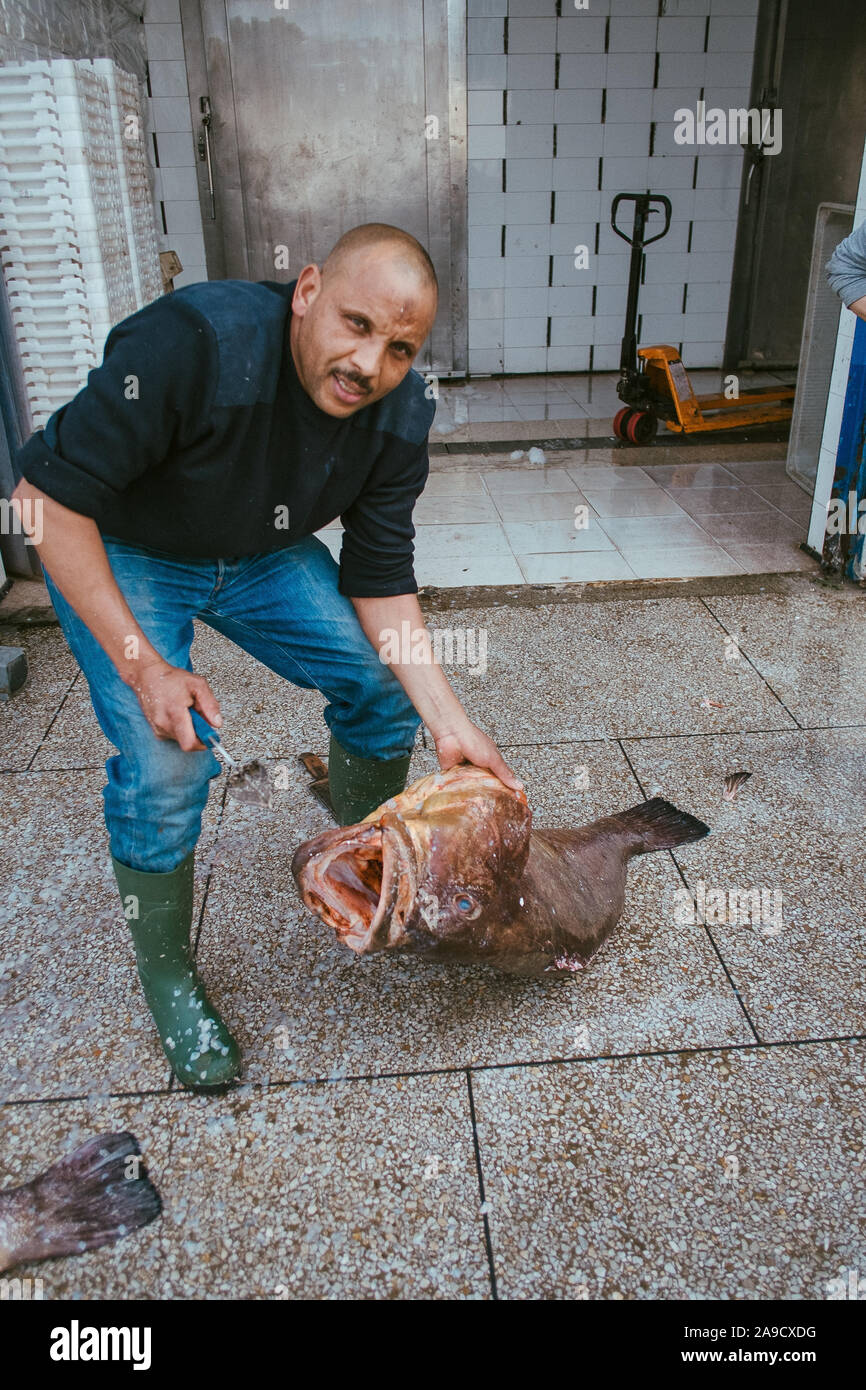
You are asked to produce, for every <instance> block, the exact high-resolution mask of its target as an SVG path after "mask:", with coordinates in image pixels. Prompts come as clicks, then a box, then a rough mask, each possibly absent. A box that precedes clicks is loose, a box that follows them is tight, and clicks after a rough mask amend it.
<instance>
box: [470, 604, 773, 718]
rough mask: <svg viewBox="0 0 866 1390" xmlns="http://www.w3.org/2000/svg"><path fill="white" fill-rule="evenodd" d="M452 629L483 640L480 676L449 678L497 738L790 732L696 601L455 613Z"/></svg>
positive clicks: (499, 608)
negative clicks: (708, 703)
mask: <svg viewBox="0 0 866 1390" xmlns="http://www.w3.org/2000/svg"><path fill="white" fill-rule="evenodd" d="M756 602H757V603H758V605H759V604H760V600H756ZM447 624H448V625H449V626H452V627H455V628H475V629H478V630H479V632H481V631H485V632H486V634H487V637H486V642H487V672H486V674H485V675H472V674H470V673H469V671H468V670H466V669H464V668H460V667H454V668H453V670H451V671H449V678H450V679H451V680H452V683H453V685H454V688H455V690H456V691H457V694H458V696H459V698H460V699H461V701H462V702H463V704H464V706H465V708H466V709H467V711H468V713H469V715H470V717H471V718H472V719H474V720H476V722H477V723H479V724H480V725H481V727H482V728H484V729H485V730H486V732H487V733H489V734H490V736H491V737H492V738H494V739H496V740H497V741H500V742H507V743H547V742H551V741H559V740H562V739H586V738H606V737H610V736H619V735H621V734H622V735H639V734H669V733H699V732H702V731H705V730H706V731H709V730H714V729H719V728H726V729H744V728H746V729H748V728H753V729H754V728H758V729H766V728H791V727H794V720H793V719H792V717H791V715H790V714H788V713H787V712H786V710H785V709H784V708H783V707H782V705H781V704H780V702H779V701H778V700H777V699H776V697H775V696H774V695H773V694H772V692H771V691H770V690H769V689H768V688H767V685H766V684H765V683H764V681H763V680H762V679H761V678H760V677H759V676H758V674H757V672H755V671H754V670H753V669H752V668H750V667H749V666H748V664H747V663H746V662H743V661H741V662H739V663H735V662H731V661H726V660H725V650H726V648H725V636H726V634H725V633H724V631H723V630H722V629H721V628H720V627H719V625H718V623H717V622H716V621H715V619H714V618H713V617H712V615H711V614H710V613H709V612H708V611H707V608H706V607H705V606H704V604H703V602H702V601H701V600H700V599H692V598H689V599H686V598H683V599H678V598H664V599H661V598H660V599H656V598H641V599H634V600H631V599H623V600H610V601H608V602H604V603H599V604H589V603H586V604H584V603H570V604H560V605H554V604H550V605H544V606H540V607H532V608H528V607H520V606H510V605H508V606H506V605H504V604H496V605H494V606H491V607H489V608H462V609H461V608H455V609H453V610H450V611H449V612H448V615H447ZM505 690H507V691H508V698H507V699H503V691H505ZM705 697H708V698H711V699H713V700H721V701H723V702H724V709H722V710H716V709H708V708H704V707H702V705H701V700H702V699H703V698H705Z"/></svg>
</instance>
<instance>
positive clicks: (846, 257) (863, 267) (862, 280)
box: [825, 222, 866, 319]
mask: <svg viewBox="0 0 866 1390" xmlns="http://www.w3.org/2000/svg"><path fill="white" fill-rule="evenodd" d="M825 270H826V273H827V281H828V283H829V285H830V288H831V289H832V290H835V292H836V294H838V296H839V298H840V299H841V300H842V302H843V304H846V305H847V307H848V308H849V309H850V310H851V312H852V314H856V315H857V317H858V318H860V319H866V222H861V223H860V226H859V227H855V229H854V231H853V232H852V233H851V235H850V236H847V237H846V238H845V240H844V241H840V243H839V245H838V246H837V247H836V250H835V251H834V252H833V254H832V256H831V257H830V259H829V261H828V262H827V264H826V266H825ZM849 296H851V298H849Z"/></svg>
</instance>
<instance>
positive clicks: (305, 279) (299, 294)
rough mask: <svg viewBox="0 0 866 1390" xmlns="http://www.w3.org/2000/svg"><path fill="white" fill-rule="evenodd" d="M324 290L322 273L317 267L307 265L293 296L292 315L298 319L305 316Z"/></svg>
mask: <svg viewBox="0 0 866 1390" xmlns="http://www.w3.org/2000/svg"><path fill="white" fill-rule="evenodd" d="M321 289H322V272H321V271H320V270H319V267H318V266H317V265H305V266H304V268H303V270H302V271H301V273H300V275H299V276H298V279H297V283H296V285H295V292H294V294H293V295H292V313H293V314H295V315H296V316H297V317H298V318H303V317H304V314H305V313H306V312H307V310H308V309H309V307H310V305H311V304H312V303H313V300H314V299H317V298H318V296H319V294H320V292H321Z"/></svg>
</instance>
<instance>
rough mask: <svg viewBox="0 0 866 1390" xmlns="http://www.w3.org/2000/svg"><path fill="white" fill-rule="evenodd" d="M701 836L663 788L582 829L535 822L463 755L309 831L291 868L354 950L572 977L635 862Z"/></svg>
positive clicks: (615, 913) (616, 913) (604, 933)
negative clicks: (345, 820)
mask: <svg viewBox="0 0 866 1390" xmlns="http://www.w3.org/2000/svg"><path fill="white" fill-rule="evenodd" d="M708 833H709V827H708V826H706V825H704V823H703V822H702V821H699V820H697V819H696V818H695V817H694V816H690V815H688V814H687V813H686V812H684V811H678V810H677V808H676V807H675V806H672V805H671V804H670V803H669V802H667V801H663V800H662V799H661V798H660V797H656V798H654V799H653V800H652V801H647V802H643V803H641V805H639V806H634V807H631V808H630V809H629V810H627V811H621V812H620V813H619V814H618V815H613V816H606V817H604V818H603V819H601V820H597V821H594V822H593V823H592V824H591V825H585V826H581V827H579V828H577V829H573V830H570V829H566V830H560V829H543V828H542V829H534V828H533V825H532V812H531V810H530V808H529V804H528V802H527V799H526V795H525V793H524V792H522V791H513V790H511V788H509V787H506V786H505V785H504V784H503V783H502V782H500V781H499V779H498V778H496V777H494V776H493V775H492V774H491V773H489V772H487V771H485V770H484V769H483V768H477V767H473V766H471V765H470V764H461V765H460V766H459V767H455V768H451V769H449V771H448V772H440V773H435V774H433V775H432V776H429V777H423V778H421V780H420V781H418V782H415V783H414V784H413V785H412V786H411V787H408V788H407V789H406V791H405V792H403V793H401V794H400V796H397V797H393V798H391V800H390V801H387V802H385V803H384V805H382V806H379V807H378V808H377V809H376V810H375V811H373V812H371V814H370V815H369V816H367V817H366V819H365V820H363V821H361V822H360V824H358V825H355V826H348V827H340V828H337V829H335V830H326V831H324V832H323V833H322V834H321V835H317V836H315V837H314V839H312V840H308V841H307V842H306V843H305V844H303V845H301V846H300V847H299V849H298V850H297V851H296V852H295V855H294V858H293V860H292V873H293V874H294V876H295V881H296V883H297V885H298V888H299V890H300V893H301V896H302V898H303V900H304V902H305V904H306V905H307V907H309V908H310V909H311V910H312V911H313V912H315V913H316V914H317V915H318V916H319V917H320V918H321V920H322V921H323V922H325V923H326V925H328V926H330V927H332V928H333V929H334V930H335V931H336V933H337V937H338V939H339V940H340V941H341V942H342V943H343V944H344V945H346V946H348V947H349V948H350V949H352V950H354V951H357V952H358V953H360V954H366V953H368V952H370V951H383V950H391V951H398V952H404V953H409V954H412V955H419V956H423V957H425V958H426V959H428V960H434V961H441V962H449V961H452V962H458V963H462V964H485V965H490V966H494V967H496V968H497V969H500V970H505V971H508V972H509V973H511V974H517V975H547V974H570V973H573V972H574V971H578V970H582V969H583V968H584V967H585V966H586V964H587V963H588V962H589V961H590V960H591V959H592V957H593V956H594V955H595V953H596V952H597V951H598V949H599V947H600V946H601V945H602V943H603V942H604V941H605V940H606V939H607V937H608V936H609V935H610V933H611V932H612V931H613V929H614V927H615V926H616V924H617V922H618V921H619V919H620V917H621V915H622V909H623V902H624V898H625V884H626V873H627V869H628V862H629V860H630V859H631V857H632V856H633V855H635V854H647V853H651V852H652V851H654V850H657V849H671V848H673V847H674V846H676V845H681V844H686V843H687V842H688V841H690V840H697V839H700V838H701V837H702V836H704V835H706V834H708Z"/></svg>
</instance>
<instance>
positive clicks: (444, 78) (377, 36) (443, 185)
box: [181, 0, 468, 376]
mask: <svg viewBox="0 0 866 1390" xmlns="http://www.w3.org/2000/svg"><path fill="white" fill-rule="evenodd" d="M465 9H466V7H465V0H459V2H458V0H424V4H423V5H407V4H405V3H404V0H376V4H375V5H358V4H357V3H356V0H330V3H329V4H327V5H322V6H313V5H304V6H303V7H299V8H297V9H296V8H295V7H294V6H292V5H287V6H286V7H285V8H280V7H278V6H277V5H276V4H275V5H274V6H272V7H270V8H269V7H267V6H264V5H262V4H261V3H260V0H182V5H181V13H182V19H183V30H184V48H185V54H186V63H187V71H188V75H189V92H190V106H191V109H192V118H193V132H194V136H195V139H196V143H197V147H198V155H199V158H198V161H197V163H198V175H199V197H200V202H201V209H202V219H203V223H204V236H205V247H206V254H207V264H208V274H209V277H210V278H211V279H222V278H229V279H242V280H280V279H281V280H285V281H290V280H293V279H294V278H295V276H296V275H297V274H298V271H299V270H300V269H301V268H302V267H303V266H304V265H305V264H307V263H308V262H310V261H315V262H317V263H319V264H321V261H322V260H323V258H324V257H325V256H326V255H327V253H328V251H329V250H330V248H331V246H332V245H333V244H334V242H335V241H336V240H337V239H338V238H339V237H340V236H341V235H342V234H343V232H345V231H348V229H349V228H350V227H353V226H356V225H358V224H359V223H362V222H389V223H392V224H395V225H397V226H399V227H403V228H405V230H406V231H408V232H411V233H412V235H413V236H416V237H417V238H418V239H419V241H421V243H422V244H423V245H424V246H425V247H426V248H427V250H428V252H429V253H430V256H431V259H432V260H433V264H434V265H435V267H436V273H437V276H438V278H439V286H440V297H439V314H438V317H437V320H436V323H435V325H434V327H433V330H432V333H431V335H430V338H429V339H428V342H427V344H426V345H425V347H424V348H423V349H422V352H421V354H419V357H418V359H417V361H416V363H415V365H416V367H417V368H418V369H419V370H421V371H433V372H435V373H437V374H439V375H443V376H446V375H450V374H461V373H463V372H465V370H466V365H467V341H468V331H467V317H466V316H467V308H466V300H467V294H466V254H467V248H466V200H465V178H466V76H465V67H466V55H465V48H466V40H465V29H466V14H465ZM280 248H285V249H284V250H280Z"/></svg>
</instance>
